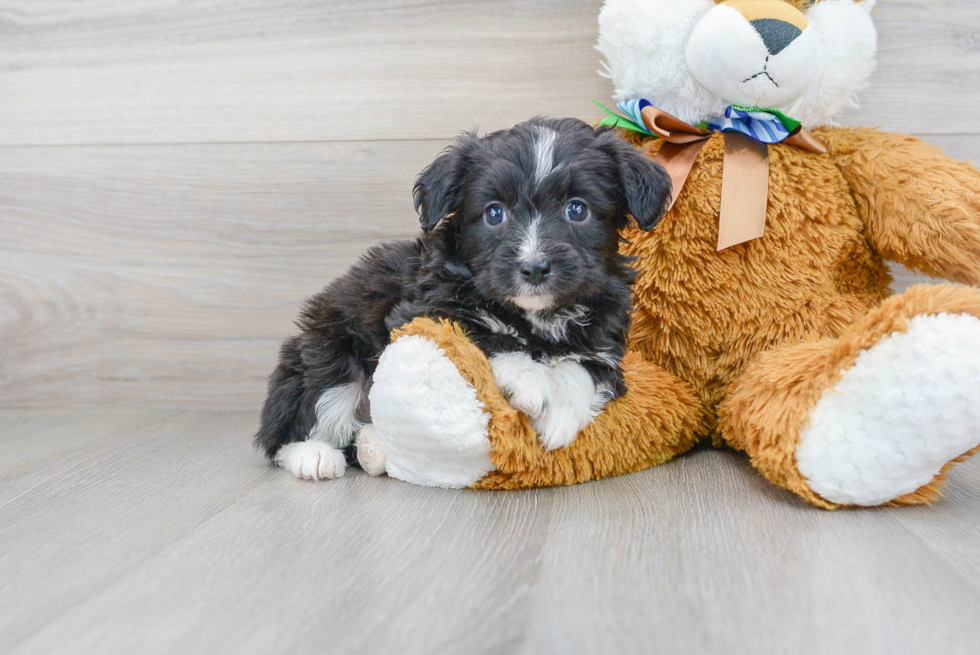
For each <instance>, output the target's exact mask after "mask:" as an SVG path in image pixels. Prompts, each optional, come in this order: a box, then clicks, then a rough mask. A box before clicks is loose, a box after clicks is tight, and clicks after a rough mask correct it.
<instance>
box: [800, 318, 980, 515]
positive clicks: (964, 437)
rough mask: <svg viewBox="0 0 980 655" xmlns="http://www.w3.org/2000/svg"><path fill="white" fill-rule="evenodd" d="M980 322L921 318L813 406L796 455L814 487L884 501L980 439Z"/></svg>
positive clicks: (865, 357) (872, 351) (838, 497)
mask: <svg viewBox="0 0 980 655" xmlns="http://www.w3.org/2000/svg"><path fill="white" fill-rule="evenodd" d="M977 344H980V320H978V319H976V318H974V317H973V316H968V315H960V314H955V315H950V314H939V315H934V316H917V317H915V318H913V319H912V320H910V321H909V327H908V330H907V331H906V332H897V333H895V334H892V335H890V336H888V337H886V338H884V339H882V340H881V341H879V342H878V343H877V344H875V345H874V346H873V347H871V348H869V349H868V350H866V351H864V352H862V353H861V354H860V355H859V356H858V358H857V361H855V363H854V366H852V367H851V368H850V369H849V370H848V371H847V372H846V373H845V374H844V376H843V377H842V378H841V379H840V381H839V382H838V383H837V384H836V385H835V386H834V387H833V388H831V389H828V390H827V391H825V392H824V394H823V397H822V398H821V399H820V401H819V402H818V403H817V406H816V407H814V408H813V411H811V412H810V421H809V424H808V425H807V426H806V427H805V428H804V429H803V431H802V432H801V433H800V443H799V445H798V446H797V449H796V460H797V465H798V467H799V471H800V473H802V474H803V475H804V476H805V477H806V478H807V481H808V482H809V484H810V488H811V489H813V491H815V492H816V493H818V494H820V496H822V497H823V498H825V499H827V500H829V501H831V502H835V503H840V504H843V505H865V506H870V505H880V504H882V503H886V502H888V501H890V500H894V499H895V498H898V497H900V496H904V495H905V494H909V493H912V492H913V491H915V490H916V489H918V488H919V487H922V486H923V485H926V484H928V483H929V482H931V481H932V479H933V478H934V477H935V476H936V475H937V474H938V473H939V471H940V470H941V469H942V468H943V466H945V465H946V464H947V463H948V462H949V461H950V460H952V459H955V458H956V457H959V456H960V455H962V454H964V453H966V452H968V451H969V450H971V449H973V448H974V447H976V446H977V444H978V443H980V403H978V402H977V400H976V392H977V389H978V387H980V348H978V347H977Z"/></svg>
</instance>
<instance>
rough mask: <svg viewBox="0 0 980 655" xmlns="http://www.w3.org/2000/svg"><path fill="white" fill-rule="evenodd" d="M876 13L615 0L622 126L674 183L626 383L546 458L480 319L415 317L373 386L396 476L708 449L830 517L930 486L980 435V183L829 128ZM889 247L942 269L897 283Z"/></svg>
mask: <svg viewBox="0 0 980 655" xmlns="http://www.w3.org/2000/svg"><path fill="white" fill-rule="evenodd" d="M874 5H875V0H724V1H717V2H716V1H715V0H608V1H607V2H606V3H605V5H604V6H603V8H602V11H601V13H600V16H599V40H598V49H599V51H600V53H601V54H602V55H603V57H604V60H605V61H604V70H603V73H604V74H605V75H607V76H608V77H610V78H611V79H612V82H613V85H614V87H615V99H616V100H618V101H619V108H620V109H621V110H622V112H623V113H622V114H618V113H617V114H616V115H615V116H614V117H611V118H607V121H610V122H612V123H613V124H616V125H618V126H619V127H621V128H623V134H624V136H626V137H627V138H629V139H631V140H632V141H633V142H634V143H635V145H636V147H638V148H642V149H644V151H645V152H646V153H647V155H648V156H649V157H652V158H654V159H656V160H657V161H659V162H661V163H663V164H664V165H665V167H666V168H667V169H668V171H669V172H670V175H671V178H672V180H673V183H674V193H673V204H672V206H671V208H670V210H669V211H668V212H667V214H666V216H665V218H664V219H663V220H662V222H661V223H660V225H659V226H658V227H657V228H656V229H654V230H652V231H650V232H641V231H639V230H633V231H630V232H628V233H627V234H626V235H625V241H624V243H623V245H622V252H623V253H624V254H626V255H628V256H630V257H632V258H634V264H633V265H634V267H635V268H636V269H637V271H638V276H637V281H636V283H635V286H634V293H635V301H634V304H635V310H634V315H633V321H632V327H631V331H630V334H629V348H628V351H627V354H626V357H625V358H624V360H623V369H624V375H625V379H626V384H627V388H628V392H627V393H626V395H625V396H623V397H622V398H620V399H618V400H616V401H614V402H612V403H610V404H609V405H608V406H607V408H606V410H605V411H604V412H603V413H602V414H601V415H599V416H598V417H597V418H596V419H595V421H594V422H593V423H592V424H591V425H590V426H589V427H587V428H586V429H585V430H583V431H582V433H580V434H579V436H578V437H577V438H576V440H575V441H574V442H573V443H572V444H571V445H570V446H569V447H567V448H562V449H558V450H553V451H547V452H546V451H545V450H544V449H543V448H542V447H541V446H540V445H539V444H538V442H537V439H536V437H535V434H534V431H533V428H532V427H531V425H530V423H529V421H528V420H527V418H526V417H525V416H524V415H522V414H521V413H520V412H517V411H516V410H514V409H512V408H511V407H510V406H509V405H508V404H507V401H506V399H505V398H504V396H503V395H502V394H501V392H500V390H499V389H497V387H496V385H495V383H494V380H493V375H492V372H491V369H490V366H489V363H488V361H487V359H486V357H484V356H483V355H482V353H481V352H480V351H479V350H478V349H477V348H476V347H475V346H474V345H473V344H472V343H471V342H469V341H468V340H467V338H466V334H465V332H464V331H463V330H462V329H461V328H460V327H459V326H458V325H454V324H452V323H449V322H445V321H435V320H431V319H428V318H419V319H416V320H415V321H413V322H412V323H410V324H408V325H406V326H403V327H402V328H400V329H398V330H396V331H395V332H394V333H393V335H392V343H391V345H389V346H388V348H387V349H386V351H385V352H384V353H383V355H382V357H381V359H380V362H379V365H378V368H377V371H376V374H375V378H374V385H373V388H372V390H371V398H370V399H371V408H372V418H373V421H374V425H375V428H376V430H377V434H378V440H377V442H375V443H373V444H369V445H367V446H366V447H368V448H374V449H377V450H376V452H374V455H376V456H380V457H381V460H382V461H383V470H384V471H385V472H387V474H388V475H389V476H392V477H396V478H399V479H402V480H405V481H408V482H413V483H416V484H423V485H433V486H443V487H473V488H479V489H514V488H526V487H536V486H545V485H565V484H573V483H579V482H584V481H587V480H592V479H597V478H600V477H603V476H609V475H619V474H623V473H629V472H633V471H638V470H640V469H643V468H647V467H650V466H654V465H657V464H661V463H664V462H667V461H668V460H670V459H672V458H674V457H676V456H678V455H680V454H681V453H683V452H685V451H687V450H689V449H690V448H692V447H693V446H694V445H695V444H697V443H699V442H710V443H711V444H713V445H714V446H716V447H727V448H733V449H735V450H738V451H742V452H744V453H745V454H746V455H747V456H748V458H749V459H750V461H751V463H752V465H753V466H754V467H755V469H756V470H757V471H758V472H759V473H760V474H761V475H762V476H764V477H765V478H766V479H768V480H769V481H770V482H772V483H773V484H775V485H777V486H779V487H782V488H784V489H786V490H788V491H789V492H792V493H794V494H796V495H797V496H799V497H800V498H802V499H803V500H805V501H806V502H809V503H811V504H812V505H815V506H817V507H822V508H826V509H836V508H840V507H854V506H858V507H861V506H864V507H866V506H878V505H906V504H918V503H928V502H931V501H934V500H936V499H937V498H938V497H939V496H940V494H941V487H942V485H943V483H944V481H945V478H946V475H947V473H948V471H949V469H950V468H951V467H952V466H953V465H954V464H955V463H956V462H959V461H963V460H964V459H965V458H967V457H969V456H970V455H972V454H974V453H975V452H976V451H977V450H978V448H980V398H978V391H980V290H978V289H977V288H975V287H976V285H978V284H980V172H978V171H977V170H976V169H974V168H973V167H971V166H970V165H969V164H966V163H960V162H957V161H954V160H952V159H949V158H947V157H945V156H944V155H943V154H942V153H941V152H940V150H939V149H938V148H935V147H933V146H930V145H927V144H925V143H923V142H922V141H920V140H918V139H916V138H914V137H911V136H908V135H902V134H889V133H887V132H883V131H879V130H875V129H850V128H841V127H836V126H834V123H833V118H834V116H835V115H837V114H838V113H839V112H840V111H841V109H843V108H845V107H847V106H850V105H852V104H853V103H854V101H855V97H856V95H857V93H858V92H859V91H860V90H862V89H863V88H864V87H865V86H866V85H867V84H868V81H869V78H870V76H871V73H872V71H873V69H874V65H875V56H876V32H875V28H874V25H873V22H872V18H871V10H872V9H873V7H874ZM886 261H894V262H899V263H901V264H903V265H905V266H907V267H909V268H911V269H915V270H918V271H922V272H925V273H927V274H929V275H931V276H934V277H937V278H943V279H945V280H949V281H950V282H949V283H937V284H928V285H918V286H913V287H911V288H909V289H908V290H907V291H906V292H904V293H902V294H901V295H895V294H893V293H892V292H891V291H890V290H889V284H890V283H891V281H892V278H891V276H890V273H889V269H888V268H887V265H886V263H885V262H886ZM971 285H973V286H971ZM377 459H378V457H375V461H377Z"/></svg>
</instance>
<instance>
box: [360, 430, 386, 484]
mask: <svg viewBox="0 0 980 655" xmlns="http://www.w3.org/2000/svg"><path fill="white" fill-rule="evenodd" d="M357 463H358V464H360V465H361V468H362V469H364V472H365V473H367V474H368V475H371V476H375V477H377V476H379V475H384V473H385V463H386V462H385V454H384V451H382V450H381V440H380V439H379V438H378V431H377V430H375V429H374V426H373V425H370V424H369V425H365V426H364V427H363V428H361V431H360V432H359V433H358V434H357Z"/></svg>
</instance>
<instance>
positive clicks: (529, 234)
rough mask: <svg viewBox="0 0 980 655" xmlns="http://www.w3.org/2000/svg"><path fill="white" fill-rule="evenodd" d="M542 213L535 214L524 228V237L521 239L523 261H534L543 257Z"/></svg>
mask: <svg viewBox="0 0 980 655" xmlns="http://www.w3.org/2000/svg"><path fill="white" fill-rule="evenodd" d="M540 230H541V215H540V214H535V215H534V218H532V219H531V222H530V223H528V225H527V227H526V228H525V229H524V239H523V240H522V241H521V249H520V252H519V254H520V256H521V261H525V262H532V261H534V260H536V259H539V258H540V257H541V234H540Z"/></svg>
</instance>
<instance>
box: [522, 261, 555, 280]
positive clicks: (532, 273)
mask: <svg viewBox="0 0 980 655" xmlns="http://www.w3.org/2000/svg"><path fill="white" fill-rule="evenodd" d="M549 275H551V262H549V261H548V260H547V259H538V260H535V261H533V262H528V263H526V264H524V265H523V266H521V276H522V277H523V278H524V280H525V281H526V282H530V283H531V284H541V283H542V282H543V281H544V279H545V278H546V277H548V276H549Z"/></svg>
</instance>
